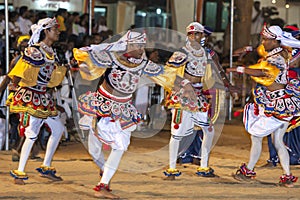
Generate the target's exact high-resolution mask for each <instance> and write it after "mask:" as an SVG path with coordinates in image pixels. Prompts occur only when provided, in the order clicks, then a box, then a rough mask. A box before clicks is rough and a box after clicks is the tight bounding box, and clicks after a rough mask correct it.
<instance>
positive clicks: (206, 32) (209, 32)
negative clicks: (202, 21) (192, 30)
mask: <svg viewBox="0 0 300 200" xmlns="http://www.w3.org/2000/svg"><path fill="white" fill-rule="evenodd" d="M213 32H214V31H213V29H212V28H210V27H209V26H204V33H205V34H206V35H211V34H212V33H213Z"/></svg>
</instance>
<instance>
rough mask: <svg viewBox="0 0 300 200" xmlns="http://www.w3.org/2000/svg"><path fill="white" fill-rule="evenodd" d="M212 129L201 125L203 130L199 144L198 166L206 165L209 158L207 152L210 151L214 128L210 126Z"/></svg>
mask: <svg viewBox="0 0 300 200" xmlns="http://www.w3.org/2000/svg"><path fill="white" fill-rule="evenodd" d="M211 128H212V130H211V131H208V129H209V127H207V126H205V127H202V130H203V141H202V145H201V163H200V167H203V168H205V167H208V159H209V154H210V151H211V145H212V141H213V139H214V135H215V129H214V127H211Z"/></svg>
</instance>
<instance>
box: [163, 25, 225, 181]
mask: <svg viewBox="0 0 300 200" xmlns="http://www.w3.org/2000/svg"><path fill="white" fill-rule="evenodd" d="M186 32H187V42H186V45H185V46H184V47H183V48H182V49H181V51H178V52H175V53H174V54H173V55H172V56H171V58H170V59H169V60H168V62H167V66H170V67H173V68H176V69H177V70H178V72H179V73H180V75H181V76H182V77H184V78H186V79H188V81H190V82H191V83H192V85H193V88H194V91H195V93H196V94H197V100H196V101H195V102H186V101H185V100H184V98H182V96H181V93H178V92H176V91H172V92H171V93H170V94H169V95H168V97H167V98H166V106H167V107H168V108H170V109H171V112H172V123H171V138H170V143H169V168H168V169H167V170H166V171H164V174H165V176H166V179H167V180H174V179H175V177H176V176H179V175H181V172H180V171H179V170H178V169H176V160H177V156H178V151H179V144H180V141H181V140H182V139H183V138H184V137H186V136H189V135H191V134H193V131H194V126H196V127H201V128H202V131H203V141H202V147H201V162H200V166H199V167H198V168H197V172H196V174H198V175H199V176H202V177H214V176H215V174H214V170H213V169H212V168H211V167H209V165H208V160H209V154H210V151H211V146H212V141H213V138H214V134H215V131H214V126H213V124H212V122H211V119H210V116H209V114H208V113H209V107H210V104H209V102H208V99H207V97H206V96H205V94H204V93H203V84H204V85H210V86H207V87H208V88H210V87H212V86H213V84H214V83H212V82H211V81H206V80H208V76H209V73H207V72H209V71H208V70H207V63H213V61H212V58H211V54H210V53H211V52H210V51H206V50H205V49H204V48H203V47H202V46H201V45H200V43H201V41H202V39H203V38H204V27H203V26H202V25H201V24H200V23H198V22H192V23H191V24H189V25H188V26H187V28H186ZM216 69H217V71H219V74H220V76H221V79H223V80H228V79H227V77H226V75H225V72H224V71H223V69H222V68H220V69H218V68H216ZM228 85H230V83H229V81H228ZM196 145H199V144H196Z"/></svg>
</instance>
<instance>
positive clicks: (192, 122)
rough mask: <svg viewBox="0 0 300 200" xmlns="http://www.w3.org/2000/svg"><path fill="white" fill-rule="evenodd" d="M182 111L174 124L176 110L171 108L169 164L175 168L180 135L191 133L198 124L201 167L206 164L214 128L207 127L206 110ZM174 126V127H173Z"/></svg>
mask: <svg viewBox="0 0 300 200" xmlns="http://www.w3.org/2000/svg"><path fill="white" fill-rule="evenodd" d="M181 111H182V116H181V123H180V124H178V125H179V126H177V127H176V126H175V125H176V124H175V122H174V120H175V118H176V117H178V115H177V114H178V113H177V114H176V113H175V112H176V110H175V109H173V110H172V123H171V134H172V136H171V139H170V143H169V165H170V168H174V169H175V168H176V160H177V156H178V149H179V143H180V140H181V138H182V137H184V136H188V135H190V134H192V133H193V129H194V126H199V127H201V128H202V130H203V141H202V147H201V163H200V165H201V167H207V166H208V159H209V154H210V151H211V146H212V141H213V138H214V134H215V131H214V128H213V127H209V123H208V116H207V112H196V113H192V112H188V111H184V110H181ZM176 115H177V116H176ZM175 127H176V128H175Z"/></svg>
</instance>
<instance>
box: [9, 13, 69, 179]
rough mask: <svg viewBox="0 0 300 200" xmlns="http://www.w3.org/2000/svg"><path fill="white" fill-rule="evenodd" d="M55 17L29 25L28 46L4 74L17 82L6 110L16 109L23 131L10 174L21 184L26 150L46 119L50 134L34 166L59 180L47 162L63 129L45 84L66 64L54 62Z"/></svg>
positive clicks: (56, 80) (57, 80)
mask: <svg viewBox="0 0 300 200" xmlns="http://www.w3.org/2000/svg"><path fill="white" fill-rule="evenodd" d="M57 27H58V26H57V21H56V19H55V18H52V19H51V18H45V19H41V20H39V21H38V23H37V24H34V25H32V26H31V29H32V36H31V38H30V40H29V43H28V44H29V47H28V48H26V49H25V51H24V54H23V55H22V57H21V58H20V59H19V61H18V62H17V64H16V65H15V67H14V68H13V69H12V70H11V71H10V72H9V74H8V76H9V78H10V79H11V80H12V81H13V83H14V84H16V85H18V89H17V91H16V92H15V93H14V94H13V95H10V96H9V98H8V100H7V104H8V106H9V108H10V112H13V113H20V114H21V116H20V131H21V134H22V133H24V134H25V137H26V139H25V142H24V144H23V147H22V150H21V155H20V162H19V167H18V169H17V170H12V171H11V172H10V174H11V175H12V176H13V177H14V179H15V183H16V184H25V182H24V180H27V179H28V176H27V174H26V173H25V171H24V169H25V165H26V163H27V160H28V157H29V154H30V151H31V149H32V146H33V144H34V142H35V140H36V139H37V137H38V134H39V131H40V128H41V126H42V125H43V124H44V123H47V124H48V126H49V127H50V128H51V131H52V134H51V136H50V138H49V140H48V145H47V149H46V154H45V159H44V162H43V164H42V165H41V166H40V167H38V168H37V169H36V170H37V171H38V172H39V173H40V175H41V176H42V177H45V178H49V179H51V180H54V181H60V180H62V178H61V177H58V176H56V175H55V173H56V170H55V168H54V167H52V166H51V161H52V157H53V155H54V152H55V150H56V148H57V146H58V143H59V141H60V138H61V135H62V133H63V130H64V129H63V128H64V126H63V124H62V123H61V120H60V119H59V116H58V113H57V110H56V106H55V102H54V99H53V97H52V95H51V93H50V92H49V91H47V87H50V88H51V87H55V86H57V85H59V84H60V83H61V81H62V80H63V78H64V75H65V72H66V68H65V67H63V66H59V65H58V60H57V57H56V55H55V52H54V51H53V49H52V47H51V46H52V45H53V43H54V42H55V41H58V37H59V31H58V29H57Z"/></svg>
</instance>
